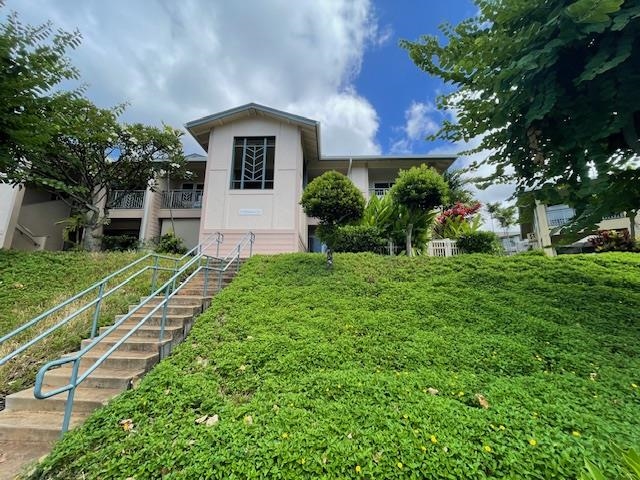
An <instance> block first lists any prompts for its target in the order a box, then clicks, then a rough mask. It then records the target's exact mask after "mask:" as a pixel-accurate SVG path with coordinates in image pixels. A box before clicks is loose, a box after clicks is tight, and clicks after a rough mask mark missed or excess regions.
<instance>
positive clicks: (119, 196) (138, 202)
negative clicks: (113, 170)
mask: <svg viewBox="0 0 640 480" xmlns="http://www.w3.org/2000/svg"><path fill="white" fill-rule="evenodd" d="M144 192H145V191H144V190H112V191H111V193H110V194H109V200H108V201H107V206H108V207H109V208H114V209H120V208H130V209H139V208H142V206H143V205H144Z"/></svg>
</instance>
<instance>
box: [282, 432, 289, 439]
mask: <svg viewBox="0 0 640 480" xmlns="http://www.w3.org/2000/svg"><path fill="white" fill-rule="evenodd" d="M282 438H283V439H285V440H286V439H287V438H289V434H288V433H287V432H284V433H283V434H282Z"/></svg>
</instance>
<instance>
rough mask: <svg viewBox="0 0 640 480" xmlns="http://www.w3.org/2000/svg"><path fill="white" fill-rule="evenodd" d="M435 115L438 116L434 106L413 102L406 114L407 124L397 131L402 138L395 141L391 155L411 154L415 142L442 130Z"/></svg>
mask: <svg viewBox="0 0 640 480" xmlns="http://www.w3.org/2000/svg"><path fill="white" fill-rule="evenodd" d="M433 114H437V111H436V109H435V107H434V106H433V104H431V103H422V102H416V101H413V102H411V105H409V107H408V108H407V109H406V110H405V112H404V117H405V124H404V125H403V126H402V127H399V128H398V129H397V130H398V131H399V132H400V133H401V136H400V138H397V139H395V140H394V141H393V143H392V145H391V148H390V150H391V153H395V154H403V153H411V152H412V150H413V146H414V144H415V142H417V141H422V140H424V138H425V137H426V136H427V135H431V134H433V133H436V132H437V131H438V130H439V129H440V125H439V124H438V122H437V121H435V120H434V119H433Z"/></svg>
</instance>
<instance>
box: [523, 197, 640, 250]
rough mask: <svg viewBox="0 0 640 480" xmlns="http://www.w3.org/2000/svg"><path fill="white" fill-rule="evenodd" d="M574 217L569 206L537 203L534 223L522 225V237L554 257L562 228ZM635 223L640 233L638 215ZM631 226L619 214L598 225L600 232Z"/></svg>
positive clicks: (586, 234) (624, 216) (572, 210)
mask: <svg viewBox="0 0 640 480" xmlns="http://www.w3.org/2000/svg"><path fill="white" fill-rule="evenodd" d="M574 215H575V210H574V209H573V208H571V207H569V206H568V205H545V204H544V203H541V202H539V201H536V203H535V207H534V208H533V212H532V221H531V223H527V224H523V225H522V228H521V231H522V235H523V237H524V238H525V239H527V240H529V243H530V244H531V246H532V247H533V248H541V249H544V250H545V252H546V253H547V254H550V255H554V254H555V247H554V246H555V245H557V244H558V243H559V242H560V239H561V238H562V237H561V236H562V227H564V226H565V225H567V224H568V223H569V222H570V221H571V219H572V218H573V216H574ZM634 221H635V231H636V232H640V215H636V217H635V219H634ZM630 226H631V223H630V220H629V218H628V217H627V216H626V215H624V214H619V215H612V216H609V217H605V218H603V219H602V221H601V222H600V223H599V224H598V230H623V229H626V230H630ZM593 233H595V232H593ZM587 236H588V233H585V237H587ZM582 243H584V242H582Z"/></svg>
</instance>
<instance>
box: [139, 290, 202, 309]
mask: <svg viewBox="0 0 640 480" xmlns="http://www.w3.org/2000/svg"><path fill="white" fill-rule="evenodd" d="M184 288H186V287H184ZM181 292H182V290H178V293H176V294H175V295H174V296H173V297H171V298H170V299H169V302H168V303H169V306H182V305H188V306H192V307H199V306H202V304H203V302H204V300H206V299H205V298H203V297H202V296H200V295H185V294H182V295H179V293H181ZM144 301H146V303H145V305H154V306H155V305H158V304H159V303H162V302H164V296H157V297H152V298H150V299H149V297H142V298H141V299H140V303H142V302H144Z"/></svg>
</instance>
